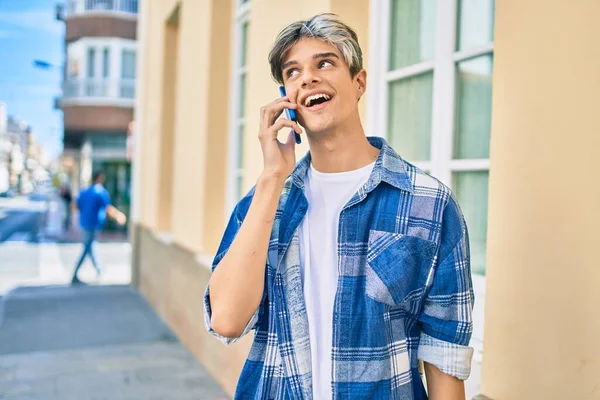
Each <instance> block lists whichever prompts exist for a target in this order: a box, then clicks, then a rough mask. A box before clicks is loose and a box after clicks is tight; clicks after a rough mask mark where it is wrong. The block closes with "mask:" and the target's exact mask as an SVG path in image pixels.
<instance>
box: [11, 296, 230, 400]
mask: <svg viewBox="0 0 600 400" xmlns="http://www.w3.org/2000/svg"><path fill="white" fill-rule="evenodd" d="M0 304H1V307H2V309H1V310H2V311H1V318H2V319H1V320H0V399H2V400H7V399H11V400H105V399H106V400H121V399H122V400H137V399H140V400H142V399H143V400H159V399H165V400H167V399H168V400H192V399H194V400H203V399H211V400H213V399H227V396H226V395H225V394H224V392H223V391H222V390H221V389H220V388H219V386H218V385H217V384H216V383H215V382H214V381H213V379H212V378H211V377H210V376H209V375H208V374H207V373H206V372H205V371H204V369H203V368H202V367H201V366H200V365H199V364H198V363H197V362H196V360H195V359H194V357H193V356H192V354H191V353H190V352H188V351H187V350H186V349H185V348H184V347H183V346H182V345H181V344H180V343H179V342H178V341H177V338H176V337H175V336H174V335H173V334H172V332H171V331H170V330H169V329H168V328H167V327H166V326H165V325H164V324H163V323H162V322H161V321H160V320H159V319H158V318H157V316H156V315H155V313H154V312H153V311H152V309H151V308H150V307H149V306H148V304H147V303H146V302H145V301H144V300H143V299H142V297H141V296H139V295H138V294H137V293H136V292H135V291H133V290H132V289H131V288H129V287H128V286H87V285H84V286H77V287H70V286H57V287H30V288H18V289H15V290H13V291H11V292H10V293H8V294H7V295H6V296H5V297H4V298H3V302H2V303H0Z"/></svg>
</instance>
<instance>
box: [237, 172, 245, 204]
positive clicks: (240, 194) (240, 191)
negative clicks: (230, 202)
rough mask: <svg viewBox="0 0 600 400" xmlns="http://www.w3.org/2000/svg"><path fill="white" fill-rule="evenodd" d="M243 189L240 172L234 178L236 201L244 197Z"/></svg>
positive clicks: (242, 177)
mask: <svg viewBox="0 0 600 400" xmlns="http://www.w3.org/2000/svg"><path fill="white" fill-rule="evenodd" d="M243 188H244V176H243V175H242V174H241V173H240V172H238V175H237V176H236V178H235V191H236V197H237V199H238V201H239V200H240V199H241V198H242V197H243V196H244V192H243Z"/></svg>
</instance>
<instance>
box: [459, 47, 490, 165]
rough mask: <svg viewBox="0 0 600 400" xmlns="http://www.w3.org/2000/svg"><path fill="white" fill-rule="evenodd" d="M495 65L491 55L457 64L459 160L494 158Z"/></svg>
mask: <svg viewBox="0 0 600 400" xmlns="http://www.w3.org/2000/svg"><path fill="white" fill-rule="evenodd" d="M492 64H493V58H492V56H491V55H486V56H482V57H478V58H474V59H471V60H467V61H462V62H459V63H458V64H457V71H456V115H455V131H454V158H455V159H465V158H489V157H490V130H491V127H492Z"/></svg>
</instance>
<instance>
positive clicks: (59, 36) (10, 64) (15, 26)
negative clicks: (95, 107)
mask: <svg viewBox="0 0 600 400" xmlns="http://www.w3.org/2000/svg"><path fill="white" fill-rule="evenodd" d="M56 3H58V1H57V0H0V102H4V103H6V108H7V113H8V115H14V116H18V117H19V118H21V119H22V120H25V121H26V122H27V123H28V124H29V125H30V126H31V128H32V130H33V132H34V134H35V136H36V138H37V140H38V141H39V142H41V143H42V144H43V145H44V147H45V148H46V151H47V152H48V155H49V156H51V157H52V158H54V157H56V156H57V155H58V154H60V152H61V151H62V131H63V128H62V127H63V125H62V112H61V111H60V110H54V98H55V97H58V96H60V95H61V88H60V85H61V77H62V71H61V68H62V67H60V66H62V64H63V59H64V55H63V47H64V30H65V27H64V23H63V22H61V21H57V20H56V19H55V11H54V10H55V7H56ZM36 59H39V60H43V61H47V62H50V63H52V64H55V65H57V67H55V68H51V69H39V68H36V67H34V65H33V60H36Z"/></svg>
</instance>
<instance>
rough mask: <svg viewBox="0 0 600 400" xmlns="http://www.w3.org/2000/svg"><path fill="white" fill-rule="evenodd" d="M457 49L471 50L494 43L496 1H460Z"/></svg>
mask: <svg viewBox="0 0 600 400" xmlns="http://www.w3.org/2000/svg"><path fill="white" fill-rule="evenodd" d="M457 36H458V37H457V41H456V48H457V49H458V50H466V49H471V48H473V47H478V46H482V45H485V44H487V43H490V42H493V41H494V0H459V2H458V29H457Z"/></svg>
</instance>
